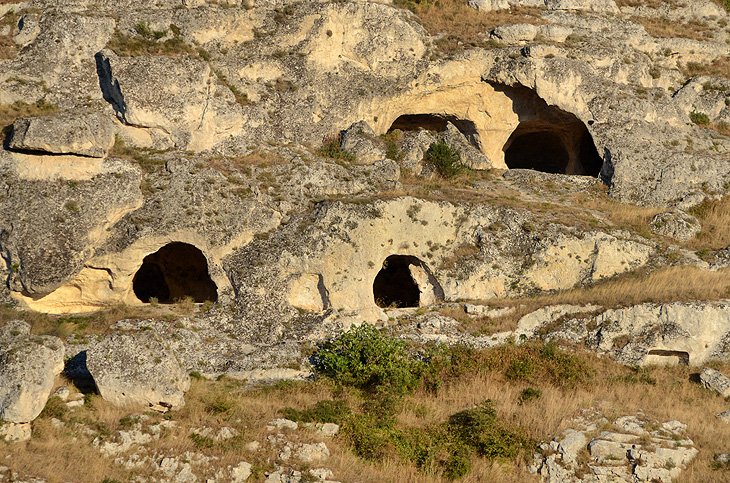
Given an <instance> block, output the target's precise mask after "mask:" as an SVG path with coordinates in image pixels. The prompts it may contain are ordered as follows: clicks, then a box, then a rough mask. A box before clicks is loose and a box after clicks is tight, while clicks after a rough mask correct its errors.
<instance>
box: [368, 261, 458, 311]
mask: <svg viewBox="0 0 730 483" xmlns="http://www.w3.org/2000/svg"><path fill="white" fill-rule="evenodd" d="M373 297H374V298H375V304H376V305H377V306H378V307H383V308H387V307H395V308H404V307H420V306H424V305H429V304H432V303H435V302H437V301H442V300H443V299H444V291H443V289H442V288H441V285H439V283H438V281H437V280H436V277H434V275H433V273H432V272H431V270H430V269H429V268H428V266H426V264H425V263H423V262H422V261H421V260H419V259H418V258H416V257H413V256H410V255H391V256H389V257H388V258H386V259H385V261H384V262H383V268H381V269H380V272H378V274H377V275H376V276H375V281H374V282H373Z"/></svg>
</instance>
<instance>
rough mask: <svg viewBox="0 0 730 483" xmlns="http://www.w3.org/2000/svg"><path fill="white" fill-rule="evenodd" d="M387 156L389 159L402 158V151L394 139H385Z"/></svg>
mask: <svg viewBox="0 0 730 483" xmlns="http://www.w3.org/2000/svg"><path fill="white" fill-rule="evenodd" d="M385 156H386V157H387V158H388V159H392V160H395V161H398V160H399V159H400V157H401V156H400V151H399V150H398V144H397V143H396V142H395V141H393V140H392V139H386V140H385Z"/></svg>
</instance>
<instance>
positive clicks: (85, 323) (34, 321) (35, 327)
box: [0, 300, 210, 339]
mask: <svg viewBox="0 0 730 483" xmlns="http://www.w3.org/2000/svg"><path fill="white" fill-rule="evenodd" d="M209 308H210V304H205V303H203V304H196V303H193V302H191V301H190V300H181V301H179V302H178V303H175V304H159V305H152V304H149V305H144V306H141V307H140V306H137V307H133V306H128V305H121V304H120V305H117V306H115V307H112V308H109V309H105V310H100V311H98V312H93V313H89V314H79V315H48V314H43V313H40V312H34V311H32V310H28V311H22V310H18V309H16V308H14V307H12V306H8V305H0V326H3V325H5V323H7V322H8V321H10V320H17V319H20V320H24V321H26V322H27V323H29V324H30V325H31V333H33V334H38V335H53V336H56V337H60V338H61V339H64V338H66V337H68V336H70V335H76V336H86V335H98V334H106V333H108V332H109V327H110V326H112V325H113V324H115V323H116V322H119V321H120V320H124V319H169V318H175V317H179V316H183V315H189V314H191V313H193V312H195V311H196V310H197V311H201V312H203V311H206V310H208V309H209Z"/></svg>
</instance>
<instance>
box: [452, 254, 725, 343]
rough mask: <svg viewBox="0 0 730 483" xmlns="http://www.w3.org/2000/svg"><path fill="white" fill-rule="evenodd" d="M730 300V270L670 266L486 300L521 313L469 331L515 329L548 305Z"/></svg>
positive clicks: (616, 305)
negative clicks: (583, 284)
mask: <svg viewBox="0 0 730 483" xmlns="http://www.w3.org/2000/svg"><path fill="white" fill-rule="evenodd" d="M728 297H730V269H722V270H719V271H717V272H709V271H707V270H700V269H698V268H695V267H690V266H679V267H669V268H664V269H661V270H657V271H655V272H651V273H648V274H647V273H645V272H634V273H627V274H624V275H619V276H617V277H612V278H611V279H609V280H605V281H601V282H597V283H595V284H594V285H591V286H588V287H578V288H574V289H572V290H567V291H564V292H558V293H555V294H547V295H540V296H536V297H520V298H514V299H491V300H485V301H482V303H483V304H485V305H489V306H492V307H515V308H516V309H517V310H515V311H514V312H513V313H511V314H509V315H505V316H503V317H499V318H494V319H486V318H479V319H475V320H474V321H472V322H471V324H472V325H471V326H470V327H469V329H470V330H475V331H478V332H480V333H482V334H493V333H496V332H502V331H506V330H514V329H515V328H516V327H517V322H518V321H519V319H520V318H521V317H522V316H524V315H526V314H528V313H530V312H533V311H535V310H537V309H539V308H540V307H545V306H548V305H559V304H571V305H587V304H594V305H600V306H601V307H604V308H621V307H627V306H631V305H636V304H641V303H671V302H689V301H694V300H702V301H712V300H721V299H725V298H728ZM449 316H450V317H453V315H449ZM454 318H456V317H454Z"/></svg>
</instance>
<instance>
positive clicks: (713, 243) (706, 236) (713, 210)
mask: <svg viewBox="0 0 730 483" xmlns="http://www.w3.org/2000/svg"><path fill="white" fill-rule="evenodd" d="M689 212H690V214H692V215H694V216H695V217H697V219H698V220H699V222H700V224H701V225H702V231H701V232H700V233H699V234H698V235H697V236H696V237H695V238H693V239H692V240H690V241H689V242H687V247H688V248H690V249H693V250H708V249H709V250H719V249H722V248H727V247H728V246H730V198H728V197H724V198H723V199H721V200H719V201H705V202H703V203H701V204H699V205H697V206H695V207H694V208H692V209H690V210H689Z"/></svg>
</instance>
